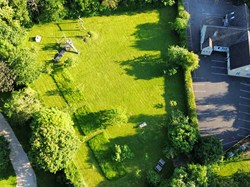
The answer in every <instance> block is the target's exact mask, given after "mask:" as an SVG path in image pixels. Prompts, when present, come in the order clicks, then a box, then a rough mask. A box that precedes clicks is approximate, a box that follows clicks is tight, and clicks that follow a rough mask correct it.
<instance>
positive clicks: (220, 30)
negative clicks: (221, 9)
mask: <svg viewBox="0 0 250 187" xmlns="http://www.w3.org/2000/svg"><path fill="white" fill-rule="evenodd" d="M232 17H234V18H233V19H231V18H232ZM228 20H229V21H228V26H227V27H225V26H223V24H222V25H216V26H215V25H206V26H207V28H206V34H205V38H204V42H203V44H202V47H205V46H208V45H209V44H210V42H209V38H211V39H212V45H213V46H222V47H229V53H230V68H231V69H235V68H239V67H242V66H246V65H250V34H249V33H250V32H249V30H250V14H249V8H248V7H247V5H246V4H244V5H241V6H235V7H234V10H232V11H230V12H228Z"/></svg>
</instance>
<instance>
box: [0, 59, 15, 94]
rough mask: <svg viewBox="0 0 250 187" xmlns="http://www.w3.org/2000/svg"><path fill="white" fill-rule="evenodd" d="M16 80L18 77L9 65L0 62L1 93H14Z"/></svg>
mask: <svg viewBox="0 0 250 187" xmlns="http://www.w3.org/2000/svg"><path fill="white" fill-rule="evenodd" d="M15 78H16V76H15V75H14V73H13V72H12V70H11V69H10V68H9V67H8V65H7V64H6V63H4V62H0V92H9V91H12V90H13V87H14V86H13V84H14V81H15Z"/></svg>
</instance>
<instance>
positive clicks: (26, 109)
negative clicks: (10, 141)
mask: <svg viewBox="0 0 250 187" xmlns="http://www.w3.org/2000/svg"><path fill="white" fill-rule="evenodd" d="M37 97H38V94H37V93H36V91H34V90H33V89H31V88H29V87H28V88H26V89H24V90H21V91H19V92H13V93H12V96H11V98H10V99H8V100H7V101H6V102H5V104H4V113H5V114H6V115H7V117H8V118H9V119H10V120H11V122H12V123H13V124H19V125H25V124H26V123H27V121H29V120H30V119H31V117H32V115H33V114H34V113H35V112H38V111H39V110H40V109H41V108H42V104H41V103H40V101H39V100H38V99H37Z"/></svg>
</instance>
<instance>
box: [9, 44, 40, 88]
mask: <svg viewBox="0 0 250 187" xmlns="http://www.w3.org/2000/svg"><path fill="white" fill-rule="evenodd" d="M8 63H9V64H10V67H11V69H12V70H13V72H14V73H15V75H16V76H17V78H16V84H17V85H28V84H30V83H32V82H33V81H34V80H36V79H37V77H38V76H39V75H40V74H41V72H42V66H41V65H40V64H39V63H38V62H37V61H36V60H35V58H34V56H33V54H32V53H31V52H30V49H25V48H21V47H19V48H17V49H16V50H15V51H14V54H13V55H12V57H11V58H10V59H9V60H8Z"/></svg>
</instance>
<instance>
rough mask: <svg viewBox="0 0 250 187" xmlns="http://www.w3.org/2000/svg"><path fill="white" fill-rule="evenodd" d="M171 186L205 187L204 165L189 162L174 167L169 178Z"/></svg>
mask: <svg viewBox="0 0 250 187" xmlns="http://www.w3.org/2000/svg"><path fill="white" fill-rule="evenodd" d="M169 186H171V187H187V186H197V187H207V186H208V171H207V167H206V166H201V165H194V164H190V165H187V166H186V167H180V168H175V170H174V174H173V176H172V177H171V179H170V183H169Z"/></svg>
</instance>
